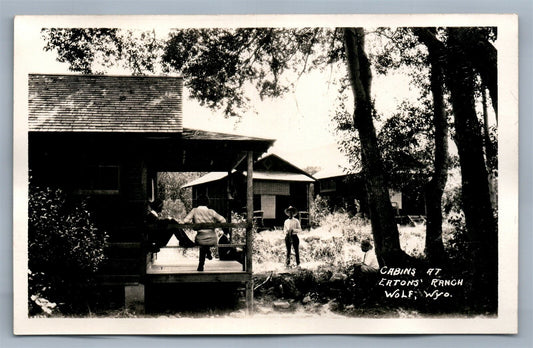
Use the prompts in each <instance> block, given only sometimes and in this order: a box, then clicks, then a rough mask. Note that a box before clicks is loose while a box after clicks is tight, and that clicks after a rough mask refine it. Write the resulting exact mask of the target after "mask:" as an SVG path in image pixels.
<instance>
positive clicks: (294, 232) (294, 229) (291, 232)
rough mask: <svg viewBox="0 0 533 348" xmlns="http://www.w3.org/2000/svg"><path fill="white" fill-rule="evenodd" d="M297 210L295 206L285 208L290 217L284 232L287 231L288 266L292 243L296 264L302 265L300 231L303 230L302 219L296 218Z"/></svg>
mask: <svg viewBox="0 0 533 348" xmlns="http://www.w3.org/2000/svg"><path fill="white" fill-rule="evenodd" d="M296 213H297V211H296V208H294V207H293V206H290V207H288V208H287V209H285V215H287V216H288V217H289V218H288V219H287V220H285V223H284V224H283V232H285V246H286V247H287V267H289V266H290V263H291V245H292V247H293V248H294V255H295V257H296V266H299V265H300V250H299V248H300V239H299V238H298V232H301V231H302V227H301V226H300V221H298V219H296V218H295V215H296Z"/></svg>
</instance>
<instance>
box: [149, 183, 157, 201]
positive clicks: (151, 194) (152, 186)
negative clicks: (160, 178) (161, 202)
mask: <svg viewBox="0 0 533 348" xmlns="http://www.w3.org/2000/svg"><path fill="white" fill-rule="evenodd" d="M155 187H156V185H155V179H154V178H152V179H150V187H149V188H148V201H149V202H151V203H153V202H154V201H155Z"/></svg>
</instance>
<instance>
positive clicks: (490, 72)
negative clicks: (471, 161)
mask: <svg viewBox="0 0 533 348" xmlns="http://www.w3.org/2000/svg"><path fill="white" fill-rule="evenodd" d="M463 40H464V43H465V45H464V48H465V51H466V53H467V54H468V56H469V57H470V61H471V62H472V66H473V67H474V69H476V71H477V72H478V73H479V75H480V76H481V79H482V80H483V85H485V86H486V87H487V88H488V90H489V94H490V99H491V102H492V107H493V109H494V113H495V115H496V122H498V51H497V50H496V47H494V45H493V44H492V43H490V42H489V40H488V36H487V31H486V28H471V29H470V30H468V31H465V32H464V36H463Z"/></svg>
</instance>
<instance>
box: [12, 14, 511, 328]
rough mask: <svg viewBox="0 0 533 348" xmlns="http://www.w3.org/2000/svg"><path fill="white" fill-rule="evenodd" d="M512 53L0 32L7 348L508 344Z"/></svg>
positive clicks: (358, 40)
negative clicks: (486, 340)
mask: <svg viewBox="0 0 533 348" xmlns="http://www.w3.org/2000/svg"><path fill="white" fill-rule="evenodd" d="M517 35H518V25H517V19H516V17H515V16H513V15H492V16H491V15H462V16H446V15H432V16H430V15H418V16H371V15H366V16H213V17H209V16H196V17H194V16H188V17H187V16H175V17H157V16H146V17H145V16H137V17H128V16H124V17H118V16H116V17H113V16H100V17H89V16H87V17H83V16H77V17H76V16H64V17H54V16H33V17H32V16H23V17H18V18H16V20H15V112H14V127H15V130H14V139H15V144H14V149H15V153H14V163H15V165H14V171H15V173H14V177H15V183H14V187H15V193H14V213H15V220H14V221H15V226H14V255H15V260H14V266H15V267H14V268H15V269H14V275H15V299H14V302H15V332H16V333H21V334H43V333H45V334H46V333H48V334H101V333H119V334H123V333H128V334H225V333H227V334H250V333H259V334H264V333H269V334H279V333H305V334H313V333H513V332H516V330H517V323H516V321H517V284H518V280H517V271H518V261H517V250H518V249H517V245H518V224H517V218H518V196H517V194H518V188H517V178H518V145H517V144H518V143H517V140H518V139H517V134H518V106H517V95H518V94H517V93H518V91H517V81H518V70H517V69H518V68H517V61H518V56H517V52H518V51H517V50H518V41H517ZM363 323H364V325H362V324H363ZM384 323H387V325H384Z"/></svg>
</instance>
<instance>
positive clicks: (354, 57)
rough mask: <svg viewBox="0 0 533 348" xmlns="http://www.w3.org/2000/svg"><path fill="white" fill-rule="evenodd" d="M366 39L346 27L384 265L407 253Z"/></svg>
mask: <svg viewBox="0 0 533 348" xmlns="http://www.w3.org/2000/svg"><path fill="white" fill-rule="evenodd" d="M364 39H365V34H364V31H363V29H362V28H345V29H344V46H345V49H346V59H347V65H348V72H349V76H350V81H351V85H352V92H353V95H354V103H355V111H354V116H353V118H354V124H355V126H356V128H357V130H358V132H359V140H360V142H361V160H362V165H363V174H364V180H365V186H366V191H367V195H368V204H369V211H370V221H371V224H372V233H373V236H374V244H375V247H376V255H377V257H378V260H379V263H380V266H383V265H388V266H390V265H391V264H402V263H404V262H405V261H406V259H407V255H406V254H405V253H404V252H403V251H402V250H401V248H400V237H399V234H398V227H397V226H396V222H395V219H394V211H393V209H392V205H391V202H390V197H389V190H388V185H387V181H386V179H385V175H384V170H383V163H382V159H381V153H380V151H379V148H378V143H377V137H376V130H375V128H374V123H373V120H372V116H373V106H372V101H371V95H370V85H371V82H372V74H371V72H370V62H369V61H368V58H367V56H366V53H365V49H364V45H365V42H364Z"/></svg>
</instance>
